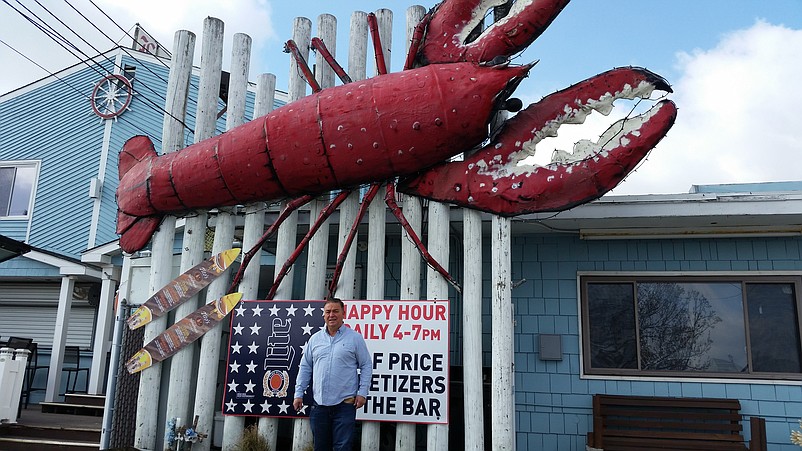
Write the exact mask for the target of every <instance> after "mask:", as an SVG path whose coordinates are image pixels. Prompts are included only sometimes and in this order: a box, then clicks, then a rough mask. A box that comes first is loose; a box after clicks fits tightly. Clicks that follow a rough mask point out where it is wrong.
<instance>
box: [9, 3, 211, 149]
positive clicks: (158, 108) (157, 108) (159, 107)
mask: <svg viewBox="0 0 802 451" xmlns="http://www.w3.org/2000/svg"><path fill="white" fill-rule="evenodd" d="M17 1H19V0H17ZM35 1H36V3H37V4H38V5H39V6H40V7H41V8H42V9H44V10H45V11H47V12H48V13H49V14H50V15H51V16H53V17H54V18H55V19H56V20H58V21H59V22H60V23H61V24H62V25H63V26H64V27H66V28H67V29H68V30H70V31H71V32H72V33H73V34H74V35H75V36H78V37H79V38H80V39H81V40H82V41H84V42H85V43H86V44H87V45H88V46H89V47H91V48H92V49H93V50H94V51H95V52H97V53H99V54H100V53H102V52H101V51H100V50H99V49H97V48H95V47H94V46H92V44H90V43H89V42H88V41H87V40H86V39H84V38H83V37H81V36H80V35H79V34H78V33H77V32H76V31H75V30H73V29H72V28H70V26H69V25H67V24H65V23H64V22H63V21H62V20H61V19H59V18H58V17H56V15H55V14H53V13H52V12H51V11H50V10H49V9H47V7H45V6H43V5H42V4H41V3H39V0H35ZM65 3H66V4H67V5H68V6H69V7H70V8H72V10H73V11H75V12H76V13H77V14H78V15H79V16H81V17H82V18H83V19H84V20H85V21H86V22H87V23H89V24H90V25H92V27H94V28H95V30H97V31H98V32H100V34H102V35H103V36H104V37H105V38H106V39H108V40H109V41H111V42H112V43H113V44H114V45H118V44H117V42H115V41H114V39H112V38H111V37H110V36H109V35H108V34H106V33H105V32H104V31H103V30H101V29H100V28H99V27H98V26H97V25H96V24H95V23H94V22H92V21H91V20H89V18H88V17H86V16H85V15H84V14H83V13H81V12H80V11H79V10H78V9H76V8H75V7H74V6H73V5H72V4H70V2H68V1H65ZM104 14H105V13H104ZM107 17H108V16H107ZM115 25H117V24H116V23H115ZM117 26H118V27H119V25H117ZM119 48H120V49H122V50H123V51H124V52H125V53H126V54H128V56H130V57H131V58H133V59H134V60H135V61H137V62H138V63H140V64H141V65H142V67H144V68H145V69H146V70H148V71H150V72H151V73H152V74H153V75H155V76H156V77H157V78H159V79H160V80H161V81H163V82H164V83H165V84H167V80H164V78H162V77H161V76H160V75H159V74H157V73H155V72H153V70H152V69H150V67H148V65H146V64H142V62H141V61H139V60H138V59H137V58H136V57H134V56H133V55H131V54H130V53H129V52H128V50H127V49H126V48H125V47H123V46H119ZM82 53H83V52H82ZM84 55H86V54H85V53H84ZM87 58H89V57H88V56H87ZM89 59H91V58H89ZM92 61H93V62H94V60H92ZM159 61H160V62H161V63H162V64H164V62H163V61H161V60H159ZM164 65H165V67H168V66H167V65H166V64H164ZM168 68H169V67H168ZM137 85H142V86H143V87H145V88H147V89H148V91H150V92H151V93H153V94H154V95H155V96H156V97H157V98H159V99H160V100H164V101H166V99H165V98H164V96H162V95H161V94H159V93H158V92H157V91H156V90H154V89H153V88H151V87H150V86H149V85H148V84H146V83H144V82H143V81H141V80H140V81H138V82H137ZM136 92H137V94H139V95H140V96H141V98H142V99H143V100H145V101H146V102H148V103H150V104H152V105H153V107H154V108H155V111H158V112H159V113H162V114H166V115H168V116H170V117H172V118H173V119H175V120H176V121H178V122H179V123H181V125H183V126H184V128H186V129H187V130H189V131H190V132H192V133H193V134H194V133H195V132H194V130H192V129H191V128H190V127H189V126H187V124H186V123H185V122H184V121H182V120H181V119H178V118H177V117H175V116H173V115H172V114H170V113H168V112H167V111H166V110H165V109H164V107H163V106H161V105H159V104H157V103H155V102H153V101H152V100H151V99H150V98H149V96H147V95H145V94H144V93H142V92H140V91H139V90H136ZM187 116H189V117H191V118H193V119H194V116H193V115H192V114H190V113H187Z"/></svg>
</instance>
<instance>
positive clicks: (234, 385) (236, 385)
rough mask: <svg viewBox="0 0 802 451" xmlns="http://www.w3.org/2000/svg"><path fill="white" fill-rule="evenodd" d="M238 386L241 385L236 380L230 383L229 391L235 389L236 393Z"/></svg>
mask: <svg viewBox="0 0 802 451" xmlns="http://www.w3.org/2000/svg"><path fill="white" fill-rule="evenodd" d="M237 387H239V384H238V383H236V382H234V381H231V382H229V383H228V391H233V392H234V393H236V392H237Z"/></svg>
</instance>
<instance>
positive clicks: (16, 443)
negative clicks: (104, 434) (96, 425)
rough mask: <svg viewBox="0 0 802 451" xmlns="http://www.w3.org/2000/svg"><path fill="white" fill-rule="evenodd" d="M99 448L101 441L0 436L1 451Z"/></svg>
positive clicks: (71, 450)
mask: <svg viewBox="0 0 802 451" xmlns="http://www.w3.org/2000/svg"><path fill="white" fill-rule="evenodd" d="M99 448H100V441H99V440H98V441H97V442H77V441H69V440H48V439H36V438H16V437H2V436H0V449H2V450H4V451H33V450H36V451H51V450H62V451H86V450H88V449H99Z"/></svg>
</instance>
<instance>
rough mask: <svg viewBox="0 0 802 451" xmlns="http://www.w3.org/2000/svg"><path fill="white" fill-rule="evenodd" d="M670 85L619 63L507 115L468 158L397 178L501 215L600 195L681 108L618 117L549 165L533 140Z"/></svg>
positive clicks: (411, 188) (410, 187)
mask: <svg viewBox="0 0 802 451" xmlns="http://www.w3.org/2000/svg"><path fill="white" fill-rule="evenodd" d="M655 89H657V90H662V91H668V92H671V88H670V86H669V85H668V83H667V82H666V81H665V80H664V79H663V78H661V77H660V76H658V75H656V74H654V73H652V72H650V71H648V70H646V69H642V68H633V67H626V68H618V69H613V70H611V71H608V72H605V73H603V74H600V75H597V76H595V77H592V78H590V79H588V80H585V81H583V82H580V83H577V84H575V85H573V86H571V87H569V88H566V89H564V90H562V91H558V92H556V93H554V94H551V95H549V96H546V97H544V98H543V99H542V100H541V101H540V102H538V103H535V104H532V105H530V106H529V107H527V108H526V109H524V110H522V111H521V112H519V113H518V114H517V115H516V116H515V117H513V118H511V119H510V120H508V121H506V122H505V124H504V125H503V126H502V128H501V129H500V131H499V133H497V134H496V135H495V136H493V137H492V139H491V140H490V143H489V144H487V145H486V146H484V147H483V148H481V149H479V150H478V151H477V152H476V153H475V154H473V155H472V156H471V157H470V158H467V159H465V160H464V161H455V162H451V163H444V164H441V165H438V166H434V167H432V168H430V169H428V170H427V171H425V172H423V173H421V174H419V175H417V176H412V177H408V178H404V179H402V180H400V181H399V185H398V191H401V192H404V193H408V194H415V195H418V196H421V197H425V198H429V199H433V200H437V201H443V202H450V203H454V204H457V205H460V206H463V207H467V208H473V209H477V210H482V211H486V212H490V213H494V214H498V215H502V216H514V215H519V214H525V213H535V212H545V211H560V210H565V209H568V208H571V207H573V206H576V205H579V204H582V203H584V202H588V201H590V200H593V199H596V198H599V197H601V196H602V195H603V194H604V193H606V192H607V191H609V190H611V189H613V188H614V187H615V186H616V185H617V184H618V183H619V182H620V181H621V180H623V179H624V177H626V176H627V174H629V173H630V172H631V171H632V170H633V169H634V168H635V166H636V165H637V164H638V162H640V161H641V159H643V158H644V157H645V156H646V155H647V154H648V152H649V151H650V150H651V149H652V148H653V147H654V146H655V145H657V143H658V142H659V141H660V140H661V139H662V138H663V137H664V136H665V135H666V133H668V130H669V129H670V128H671V126H672V125H673V123H674V120H675V118H676V114H677V108H676V105H675V104H674V103H673V102H671V101H670V100H662V101H660V102H657V104H656V105H654V106H653V107H652V108H651V109H650V110H649V111H647V112H646V113H643V114H642V115H640V116H636V117H629V118H625V119H622V120H620V121H618V122H617V123H616V124H614V125H613V126H611V127H610V128H608V129H607V131H605V132H604V134H603V135H602V136H601V138H600V139H599V140H598V142H597V143H593V142H590V141H586V140H583V141H580V143H578V144H577V145H576V146H575V148H574V152H573V154H569V153H567V152H555V156H554V157H552V162H551V163H550V164H548V165H546V166H543V167H541V166H536V165H532V164H527V163H526V162H523V160H524V159H525V158H526V157H528V156H531V155H534V147H535V145H536V144H537V143H538V142H540V141H541V140H543V139H544V138H545V137H548V136H556V134H557V129H558V128H559V127H560V125H561V124H565V123H581V122H583V121H584V118H585V117H586V116H587V115H588V114H590V113H591V112H592V111H594V110H595V111H599V112H601V113H603V114H605V115H606V114H608V113H609V112H610V111H611V109H612V103H613V101H614V100H616V99H621V98H627V99H634V98H648V97H649V96H650V95H651V93H652V91H653V90H655Z"/></svg>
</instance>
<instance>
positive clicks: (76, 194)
mask: <svg viewBox="0 0 802 451" xmlns="http://www.w3.org/2000/svg"><path fill="white" fill-rule="evenodd" d="M103 66H105V67H101V68H96V69H97V71H99V72H100V73H103V71H108V70H110V69H111V67H112V65H111V62H109V61H104V64H103ZM60 78H61V80H60V81H57V82H52V83H47V84H44V85H42V86H40V87H38V88H36V89H33V90H31V91H28V92H26V93H24V94H22V95H19V96H16V97H13V98H11V99H9V100H7V101H4V102H2V103H1V104H0V108H2V114H3V116H4V117H8V118H10V120H9V121H8V122H4V123H3V124H0V127H2V133H3V136H4V145H3V146H2V150H0V160H40V161H41V166H40V170H39V179H38V184H37V191H36V198H35V203H34V209H33V211H32V221H31V225H30V233H29V240H28V242H29V244H32V245H34V246H37V247H40V248H43V249H47V250H51V251H54V252H59V253H62V254H66V255H70V256H74V257H77V256H78V255H79V253H80V252H81V251H82V250H84V249H86V246H87V234H86V233H85V231H87V230H88V229H89V225H90V222H91V214H92V200H91V199H90V198H89V196H88V194H87V193H88V189H89V180H90V178H91V177H93V176H96V175H97V168H98V164H99V154H100V150H101V147H102V142H103V128H102V126H101V125H100V124H99V118H98V117H97V116H96V115H95V114H94V113H93V112H92V109H91V107H90V103H89V97H90V95H91V93H92V89H93V86H94V82H95V81H96V80H98V79H99V78H100V75H99V74H98V72H96V70H92V69H89V68H84V69H79V70H77V71H74V72H71V73H68V74H65V75H63V76H61V77H60Z"/></svg>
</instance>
